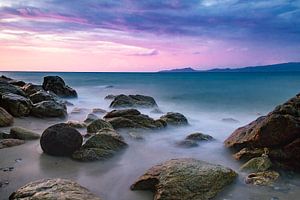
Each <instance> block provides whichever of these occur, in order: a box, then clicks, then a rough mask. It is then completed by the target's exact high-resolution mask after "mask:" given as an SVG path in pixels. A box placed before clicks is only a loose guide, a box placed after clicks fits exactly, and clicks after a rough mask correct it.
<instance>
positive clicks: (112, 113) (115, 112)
mask: <svg viewBox="0 0 300 200" xmlns="http://www.w3.org/2000/svg"><path fill="white" fill-rule="evenodd" d="M140 114H141V113H140V111H138V110H136V109H125V110H112V111H110V112H108V113H107V114H106V115H105V116H104V118H106V119H107V118H113V117H124V116H125V117H126V116H132V115H140Z"/></svg>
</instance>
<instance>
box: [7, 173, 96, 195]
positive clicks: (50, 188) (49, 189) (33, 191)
mask: <svg viewBox="0 0 300 200" xmlns="http://www.w3.org/2000/svg"><path fill="white" fill-rule="evenodd" d="M9 199H10V200H29V199H32V200H33V199H44V200H50V199H53V200H54V199H59V200H68V199H73V200H82V199H89V200H101V199H100V198H99V197H97V196H95V195H94V194H92V193H91V192H90V191H89V190H88V189H86V188H84V187H82V186H81V185H79V184H78V183H76V182H74V181H71V180H67V179H60V178H56V179H43V180H38V181H34V182H30V183H28V184H26V185H24V186H22V187H21V188H19V189H18V190H17V191H15V192H13V193H12V194H11V195H10V196H9Z"/></svg>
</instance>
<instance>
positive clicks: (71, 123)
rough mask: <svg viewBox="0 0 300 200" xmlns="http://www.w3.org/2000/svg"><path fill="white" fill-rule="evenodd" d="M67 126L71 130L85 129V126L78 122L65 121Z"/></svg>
mask: <svg viewBox="0 0 300 200" xmlns="http://www.w3.org/2000/svg"><path fill="white" fill-rule="evenodd" d="M67 124H68V126H70V127H72V128H85V127H86V124H85V123H82V122H79V121H67Z"/></svg>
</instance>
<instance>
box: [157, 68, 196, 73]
mask: <svg viewBox="0 0 300 200" xmlns="http://www.w3.org/2000/svg"><path fill="white" fill-rule="evenodd" d="M159 72H198V70H195V69H193V68H191V67H186V68H181V69H171V70H162V71H159Z"/></svg>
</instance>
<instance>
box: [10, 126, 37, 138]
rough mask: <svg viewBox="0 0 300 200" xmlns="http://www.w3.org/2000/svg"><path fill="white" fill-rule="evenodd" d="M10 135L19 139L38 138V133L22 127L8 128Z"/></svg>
mask: <svg viewBox="0 0 300 200" xmlns="http://www.w3.org/2000/svg"><path fill="white" fill-rule="evenodd" d="M9 135H10V137H11V138H15V139H20V140H36V139H39V138H40V134H38V133H36V132H33V131H31V130H28V129H26V128H22V127H17V126H16V127H12V128H11V129H10V134H9Z"/></svg>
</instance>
